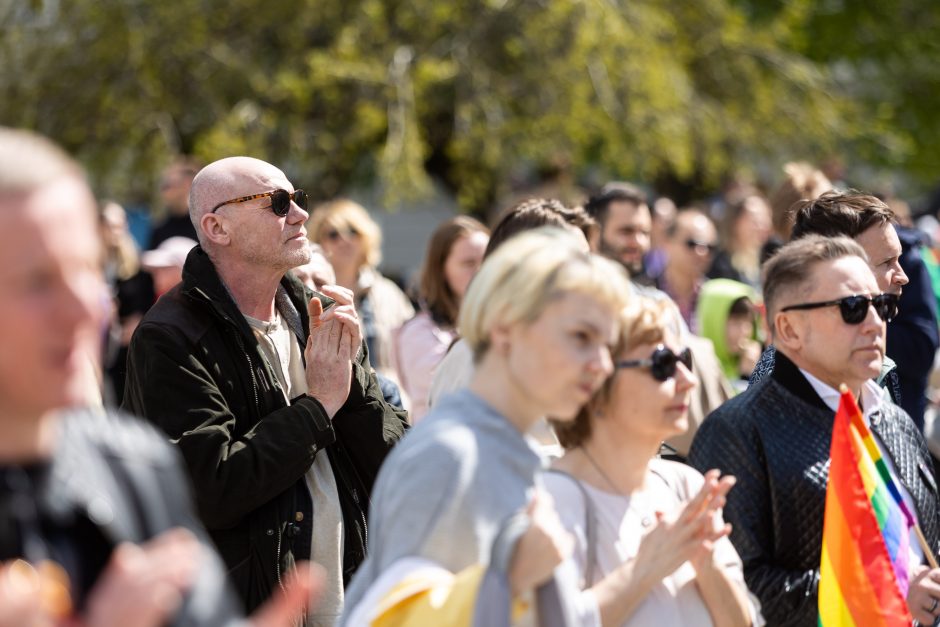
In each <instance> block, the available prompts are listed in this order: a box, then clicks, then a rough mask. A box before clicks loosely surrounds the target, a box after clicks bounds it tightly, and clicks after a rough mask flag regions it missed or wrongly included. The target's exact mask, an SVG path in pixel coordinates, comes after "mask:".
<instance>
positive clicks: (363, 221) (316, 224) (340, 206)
mask: <svg viewBox="0 0 940 627" xmlns="http://www.w3.org/2000/svg"><path fill="white" fill-rule="evenodd" d="M331 229H336V230H337V231H352V232H355V233H358V234H359V238H360V242H362V250H363V252H364V255H365V259H363V261H362V263H363V264H364V265H366V266H369V267H370V268H376V267H378V265H379V263H380V262H381V261H382V231H381V230H380V229H379V225H378V224H376V223H375V220H373V219H372V218H371V217H370V216H369V212H368V211H366V209H365V207H363V206H362V205H360V204H359V203H357V202H355V201H352V200H349V199H348V198H338V199H336V200H331V201H330V202H327V203H323V204H322V205H318V206H316V207H314V209H313V212H312V213H311V214H310V220H308V221H307V233H308V235H307V237H309V239H310V241H312V242H313V243H315V244H319V245H320V246H322V245H323V242H324V240H325V239H326V234H327V233H329V232H330V230H331Z"/></svg>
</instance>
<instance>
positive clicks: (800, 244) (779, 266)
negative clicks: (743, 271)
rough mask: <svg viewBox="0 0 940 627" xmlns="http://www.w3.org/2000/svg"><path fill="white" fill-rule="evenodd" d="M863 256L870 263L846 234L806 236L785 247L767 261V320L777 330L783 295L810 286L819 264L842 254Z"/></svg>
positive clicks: (765, 274)
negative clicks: (810, 278) (774, 325)
mask: <svg viewBox="0 0 940 627" xmlns="http://www.w3.org/2000/svg"><path fill="white" fill-rule="evenodd" d="M850 256H855V257H860V258H861V259H862V260H864V261H865V263H868V256H867V255H866V254H865V250H864V249H863V248H862V247H861V246H860V245H859V244H858V242H856V241H855V240H852V239H849V238H848V237H844V236H836V237H827V236H823V235H807V236H805V237H802V238H800V239H798V240H795V241H791V242H790V243H789V244H787V245H785V246H782V247H781V248H780V250H778V251H777V252H776V254H774V256H773V257H771V258H770V259H768V260H767V263H766V264H764V271H763V285H764V306H765V307H766V308H767V322H768V324H769V325H770V328H771V332H773V331H774V328H773V321H774V315H775V314H776V313H777V310H778V309H779V307H780V300H781V298H782V297H783V296H784V295H786V294H788V293H792V292H793V291H802V290H800V288H811V286H810V285H808V284H807V283H806V281H807V279H809V277H810V275H811V274H812V272H813V268H814V267H815V266H816V264H819V263H822V262H824V261H830V260H833V259H841V258H842V257H850Z"/></svg>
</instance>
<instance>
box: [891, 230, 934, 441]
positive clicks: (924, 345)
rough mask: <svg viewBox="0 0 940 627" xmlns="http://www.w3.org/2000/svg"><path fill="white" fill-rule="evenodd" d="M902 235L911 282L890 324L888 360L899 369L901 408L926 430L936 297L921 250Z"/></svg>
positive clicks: (903, 261) (905, 287)
mask: <svg viewBox="0 0 940 627" xmlns="http://www.w3.org/2000/svg"><path fill="white" fill-rule="evenodd" d="M898 235H901V236H904V239H902V241H903V243H904V245H905V246H904V248H905V250H904V253H903V254H902V255H901V266H902V267H903V268H904V272H905V274H907V278H908V280H909V281H910V282H909V283H908V284H907V285H905V286H904V290H903V292H902V293H901V302H900V305H899V307H898V312H899V313H898V316H897V318H895V319H894V320H892V321H891V322H890V323H889V324H888V335H887V341H886V347H887V353H888V357H890V358H891V359H893V360H894V361H895V362H896V363H897V365H898V376H899V377H900V383H901V407H902V408H903V409H904V411H906V412H907V413H908V414H910V416H911V417H912V418H913V419H914V422H915V423H916V424H917V425H918V426H919V427H923V424H924V409H925V408H926V404H927V399H926V397H925V391H926V389H927V378H928V376H929V374H930V370H931V368H932V367H933V360H934V355H935V354H936V351H937V347H938V345H940V337H938V330H937V309H936V297H935V296H934V293H933V286H932V284H931V282H930V274H929V272H928V271H927V267H926V265H925V264H924V260H923V259H922V258H921V256H920V253H919V251H918V248H917V247H916V245H914V243H912V242H910V241H909V238H908V237H907V236H906V235H905V233H904V230H903V229H899V230H898Z"/></svg>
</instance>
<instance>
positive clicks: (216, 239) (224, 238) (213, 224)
mask: <svg viewBox="0 0 940 627" xmlns="http://www.w3.org/2000/svg"><path fill="white" fill-rule="evenodd" d="M199 227H200V229H201V230H202V234H203V235H204V236H205V237H206V240H207V241H209V242H212V243H213V244H215V245H216V246H228V245H229V244H230V243H231V241H232V237H231V234H230V233H229V230H228V227H229V225H228V224H227V223H226V221H225V220H224V219H223V218H221V217H220V216H218V215H216V214H214V213H206V214H204V215H203V216H202V218H201V219H200V220H199Z"/></svg>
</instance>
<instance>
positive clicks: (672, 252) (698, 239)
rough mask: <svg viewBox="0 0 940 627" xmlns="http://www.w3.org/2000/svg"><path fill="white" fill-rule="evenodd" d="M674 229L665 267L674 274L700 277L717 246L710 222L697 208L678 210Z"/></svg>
mask: <svg viewBox="0 0 940 627" xmlns="http://www.w3.org/2000/svg"><path fill="white" fill-rule="evenodd" d="M675 229H676V231H675V233H674V234H673V236H672V237H671V238H670V240H669V245H668V254H669V262H668V265H667V267H668V268H669V270H670V271H673V272H675V273H677V274H684V275H689V276H693V277H696V278H701V277H704V276H705V272H706V271H707V270H708V267H709V265H711V262H712V257H713V256H714V253H715V250H716V248H717V245H718V234H717V233H716V231H715V226H714V225H713V224H712V221H711V220H710V219H709V218H708V216H706V215H704V214H702V213H699V212H698V211H682V212H679V214H678V215H677V216H676V224H675Z"/></svg>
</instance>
